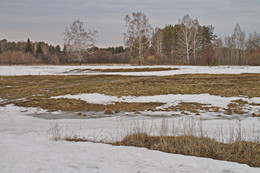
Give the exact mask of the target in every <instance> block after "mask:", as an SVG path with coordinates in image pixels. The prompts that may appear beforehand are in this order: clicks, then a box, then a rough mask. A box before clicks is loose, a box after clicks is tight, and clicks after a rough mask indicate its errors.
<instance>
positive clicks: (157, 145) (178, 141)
mask: <svg viewBox="0 0 260 173" xmlns="http://www.w3.org/2000/svg"><path fill="white" fill-rule="evenodd" d="M113 145H124V146H135V147H145V148H148V149H152V150H159V151H162V152H167V153H173V154H183V155H189V156H197V157H206V158H212V159H216V160H225V161H232V162H238V163H243V164H248V165H249V166H253V167H260V144H259V143H253V142H246V141H237V142H234V143H231V144H224V143H220V142H217V141H215V140H213V139H210V138H206V137H195V136H177V137H174V136H149V135H147V134H146V133H136V134H131V135H128V136H126V137H125V138H124V139H123V140H122V141H120V142H115V143H113Z"/></svg>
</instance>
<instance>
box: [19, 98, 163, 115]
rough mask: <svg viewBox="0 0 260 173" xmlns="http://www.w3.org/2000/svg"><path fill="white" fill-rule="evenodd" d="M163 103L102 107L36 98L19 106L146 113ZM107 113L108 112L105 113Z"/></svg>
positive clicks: (67, 100)
mask: <svg viewBox="0 0 260 173" xmlns="http://www.w3.org/2000/svg"><path fill="white" fill-rule="evenodd" d="M162 104H163V103H124V102H116V103H115V104H109V105H101V104H91V103H86V102H85V101H82V100H76V99H49V98H48V99H47V98H41V99H38V98H34V99H32V100H28V101H23V102H17V103H16V105H17V106H24V107H41V108H43V109H47V110H49V111H58V110H61V111H76V112H77V111H104V110H111V111H117V112H119V111H126V112H134V111H136V110H139V111H144V110H148V109H155V108H156V107H157V106H161V105H162ZM105 113H106V112H105ZM107 113H108V112H107Z"/></svg>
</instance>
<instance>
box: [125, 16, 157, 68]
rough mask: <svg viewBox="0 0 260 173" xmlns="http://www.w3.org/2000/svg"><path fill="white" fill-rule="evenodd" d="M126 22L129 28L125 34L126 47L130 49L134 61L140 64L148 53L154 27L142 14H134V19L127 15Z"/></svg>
mask: <svg viewBox="0 0 260 173" xmlns="http://www.w3.org/2000/svg"><path fill="white" fill-rule="evenodd" d="M125 22H126V25H125V26H126V28H127V32H126V33H124V41H125V46H126V47H127V48H129V50H130V53H131V58H132V60H133V61H135V62H138V64H140V63H141V59H142V58H145V56H146V54H147V52H148V47H149V44H150V38H151V33H152V27H151V25H150V23H149V19H148V18H147V17H146V15H145V14H143V13H142V12H136V13H132V17H131V16H129V15H126V17H125Z"/></svg>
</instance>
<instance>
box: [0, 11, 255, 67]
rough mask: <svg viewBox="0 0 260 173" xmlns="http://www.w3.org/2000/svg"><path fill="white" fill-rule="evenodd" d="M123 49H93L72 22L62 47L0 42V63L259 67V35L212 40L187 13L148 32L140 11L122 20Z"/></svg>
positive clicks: (90, 35)
mask: <svg viewBox="0 0 260 173" xmlns="http://www.w3.org/2000/svg"><path fill="white" fill-rule="evenodd" d="M124 21H125V26H126V32H125V33H124V35H123V38H124V43H125V45H124V47H123V46H118V47H108V48H98V47H97V46H96V39H97V37H98V32H97V31H95V30H86V29H85V28H84V26H83V22H81V21H80V20H75V21H74V22H73V23H72V24H70V25H69V26H68V27H67V28H65V31H64V32H63V33H62V34H63V37H64V40H63V41H64V45H63V48H62V50H61V47H60V46H59V45H57V46H53V45H49V44H47V43H45V42H31V41H30V39H29V38H28V40H27V41H26V42H23V41H21V42H9V41H7V40H6V39H3V40H0V64H71V63H79V64H82V63H132V64H138V65H149V64H176V65H260V34H259V33H257V32H255V33H250V34H248V36H246V33H245V32H244V31H242V29H241V27H240V26H239V24H237V25H236V26H235V28H234V31H233V34H232V35H231V36H226V37H225V38H224V39H222V38H218V36H217V35H216V34H215V33H214V27H213V26H212V25H209V26H205V25H201V24H200V23H199V20H198V19H197V18H195V19H193V18H191V17H190V16H189V15H188V14H187V15H185V16H183V17H182V18H181V19H179V21H178V23H177V24H174V25H172V24H170V25H166V26H165V27H163V28H158V27H155V28H153V27H152V26H151V24H150V22H149V18H148V17H147V16H146V15H145V14H144V13H142V12H134V13H132V14H131V15H126V16H125V18H124Z"/></svg>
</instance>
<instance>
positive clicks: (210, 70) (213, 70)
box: [0, 65, 260, 76]
mask: <svg viewBox="0 0 260 173" xmlns="http://www.w3.org/2000/svg"><path fill="white" fill-rule="evenodd" d="M147 67H148V68H178V69H179V70H170V71H156V72H152V71H151V72H113V73H110V72H109V73H107V72H105V73H100V72H93V71H86V72H70V71H71V70H74V69H134V68H147ZM241 73H260V67H259V66H212V67H210V66H131V65H114V66H108V65H107V66H55V65H53V66H52V65H50V66H1V67H0V76H23V75H93V74H107V75H132V76H169V75H178V74H241Z"/></svg>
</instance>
